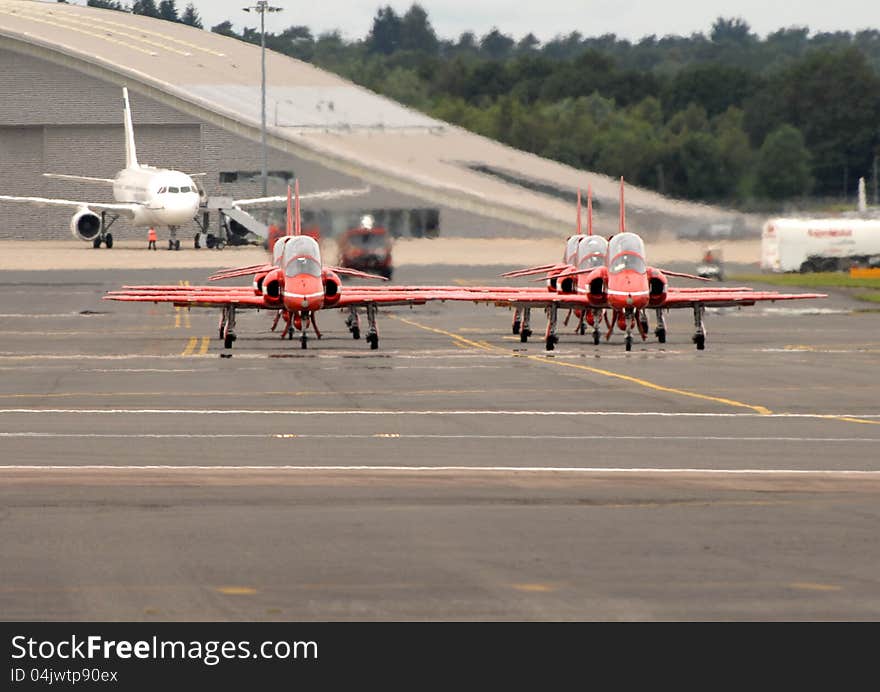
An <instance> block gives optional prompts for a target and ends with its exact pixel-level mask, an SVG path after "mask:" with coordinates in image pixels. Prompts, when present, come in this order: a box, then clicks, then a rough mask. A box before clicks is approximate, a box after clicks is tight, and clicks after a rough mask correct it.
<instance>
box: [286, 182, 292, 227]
mask: <svg viewBox="0 0 880 692" xmlns="http://www.w3.org/2000/svg"><path fill="white" fill-rule="evenodd" d="M292 195H293V192H292V191H291V189H290V185H288V186H287V223H286V227H285V229H284V230H285V235H293V197H292Z"/></svg>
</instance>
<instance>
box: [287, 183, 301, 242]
mask: <svg viewBox="0 0 880 692" xmlns="http://www.w3.org/2000/svg"><path fill="white" fill-rule="evenodd" d="M287 235H302V221H301V220H300V210H299V180H294V181H293V191H291V189H290V185H288V186H287Z"/></svg>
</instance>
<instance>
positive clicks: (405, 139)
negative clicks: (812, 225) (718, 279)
mask: <svg viewBox="0 0 880 692" xmlns="http://www.w3.org/2000/svg"><path fill="white" fill-rule="evenodd" d="M266 63H267V68H266V72H267V100H266V120H267V141H268V147H269V153H268V169H269V171H270V172H280V173H282V174H285V175H287V174H292V175H295V176H296V177H297V178H299V179H300V181H301V188H302V191H303V192H309V191H313V190H323V189H327V188H338V187H363V186H364V185H365V184H366V185H369V186H370V193H369V194H368V195H365V196H363V197H351V198H346V199H338V200H333V201H324V202H321V203H320V204H321V206H322V207H325V208H328V209H330V210H336V211H337V212H346V211H347V212H349V213H350V214H355V213H360V212H361V211H363V210H366V209H386V210H396V211H394V212H393V213H396V214H398V215H400V214H401V213H403V212H402V211H401V210H413V213H415V214H416V215H417V216H418V214H424V215H423V216H418V218H419V219H421V221H420V222H419V223H421V226H419V223H416V222H414V221H412V219H410V220H409V221H408V222H407V221H406V219H403V218H402V217H400V216H398V218H396V219H392V218H389V219H388V220H387V221H388V225H389V226H391V230H392V231H393V232H395V234H397V235H405V234H410V233H412V234H415V235H418V234H419V233H421V232H422V231H423V230H425V229H424V228H423V226H425V225H426V224H427V226H429V227H430V226H431V225H432V224H433V225H437V224H439V228H436V229H433V230H435V231H437V232H439V233H440V234H441V235H464V236H475V237H477V236H506V237H524V236H528V235H554V236H559V237H560V238H565V237H566V236H568V235H569V234H571V233H572V232H573V229H574V226H575V205H574V199H575V193H576V190H577V188H578V187H579V186H580V187H582V188H586V185H587V184H588V183H589V184H591V185H592V187H593V190H594V197H595V199H596V201H597V210H596V215H595V220H596V224H597V230H598V231H599V232H602V233H604V234H608V233H612V232H616V230H617V213H618V207H617V181H616V180H615V179H612V178H609V177H607V176H601V175H598V174H595V173H590V172H588V171H581V170H577V169H575V168H572V167H570V166H566V165H563V164H559V163H555V162H553V161H549V160H547V159H542V158H540V157H538V156H535V155H532V154H528V153H525V152H522V151H518V150H516V149H512V148H510V147H507V146H505V145H502V144H500V143H498V142H495V141H492V140H489V139H487V138H485V137H481V136H478V135H475V134H472V133H469V132H467V131H466V130H463V129H461V128H459V127H456V126H453V125H450V124H448V123H445V122H441V121H438V120H435V119H432V118H430V117H428V116H426V115H424V114H422V113H419V112H416V111H414V110H412V109H409V108H406V107H404V106H402V105H400V104H398V103H396V102H394V101H391V100H389V99H386V98H384V97H381V96H378V95H376V94H374V93H372V92H370V91H368V90H366V89H363V88H361V87H359V86H357V85H355V84H353V83H351V82H349V81H346V80H344V79H342V78H340V77H338V76H336V75H334V74H331V73H329V72H325V71H323V70H320V69H318V68H316V67H313V66H312V65H310V64H308V63H304V62H301V61H298V60H295V59H292V58H289V57H287V56H284V55H281V54H278V53H273V52H271V51H267V54H266ZM260 64H261V61H260V47H259V46H254V45H250V44H247V43H245V42H242V41H239V40H237V39H233V38H229V37H225V36H221V35H218V34H214V33H211V32H210V31H206V30H201V29H196V28H193V27H189V26H186V25H183V24H177V23H172V22H167V21H162V20H158V19H151V18H148V17H143V16H137V15H132V14H128V13H125V12H116V11H112V10H102V9H95V8H90V7H85V6H79V5H67V4H61V3H46V2H35V1H30V0H0V95H2V98H0V180H2V188H3V193H4V194H8V195H21V196H42V197H60V198H64V199H95V200H96V201H100V200H103V199H105V198H106V201H112V194H111V192H110V190H109V189H108V188H106V187H102V186H100V185H96V184H94V183H89V182H81V181H70V180H64V179H54V178H46V177H43V175H42V174H43V173H44V172H46V173H60V174H69V175H87V176H96V177H112V176H113V175H115V173H116V172H117V171H118V170H119V169H121V168H122V167H123V166H124V161H125V149H124V139H123V125H122V98H121V87H122V86H127V87H128V90H129V93H130V98H131V107H132V112H133V118H134V128H135V137H136V140H137V146H138V158H139V159H140V161H141V163H146V164H149V165H154V166H160V167H168V168H175V169H178V170H183V171H185V172H188V173H205V174H206V175H205V176H204V177H203V178H200V180H201V184H202V185H203V186H204V187H205V190H206V192H207V193H208V194H211V195H227V196H231V197H235V198H243V197H254V196H259V194H260V192H261V189H262V184H261V181H260V177H259V172H260V170H261V166H262V154H261V148H260V141H261V112H260V81H261V69H260ZM248 172H250V173H251V174H253V173H256V175H250V176H249V175H248ZM285 185H286V183H285V181H284V180H283V178H282V177H278V178H270V180H269V190H268V191H269V194H282V193H283V191H284V190H285ZM314 204H318V203H317V202H315V203H314ZM304 210H305V212H308V211H309V206H307V205H304ZM432 210H433V212H432ZM313 213H317V212H315V211H314V210H313ZM432 213H434V214H438V215H439V221H438V219H437V218H436V217H432V216H431V214H432ZM729 216H730V213H729V212H727V211H725V210H722V209H719V208H714V207H708V206H704V205H699V204H691V203H684V202H673V201H671V200H669V199H668V198H664V197H662V196H661V195H658V194H656V193H653V192H650V191H647V190H643V189H638V188H635V187H628V188H627V220H628V225H629V229H630V230H634V231H637V232H640V233H644V234H645V235H646V236H647V237H649V238H650V237H651V234H652V233H653V232H656V231H659V230H671V231H675V230H676V229H677V228H680V227H681V226H682V225H693V224H695V223H708V222H710V221H712V220H713V219H716V218H718V217H729ZM69 217H70V213H69V211H67V210H64V209H54V208H53V209H43V208H37V207H33V206H30V205H23V204H17V203H0V238H27V239H35V238H67V237H69V233H70V231H69ZM432 218H433V220H432ZM407 224H409V225H407ZM413 224H415V225H413ZM195 230H197V227H196V225H195V223H193V224H192V229H186V228H183V229H181V236H182V237H183V238H186V237H187V234H188V233H190V232H195ZM338 230H339V229H332V230H331V231H330V232H331V233H332V232H336V231H338ZM428 230H432V229H430V228H429V229H428ZM114 232H116V233H117V234H118V237H121V238H125V237H132V233H133V230H132V229H131V228H130V227H129V228H126V222H125V220H124V219H120V220H119V221H118V222H117V226H116V228H115V229H114Z"/></svg>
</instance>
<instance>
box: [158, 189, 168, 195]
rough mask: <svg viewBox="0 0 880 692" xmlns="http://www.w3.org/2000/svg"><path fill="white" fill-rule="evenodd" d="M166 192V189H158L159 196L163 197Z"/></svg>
mask: <svg viewBox="0 0 880 692" xmlns="http://www.w3.org/2000/svg"><path fill="white" fill-rule="evenodd" d="M166 192H168V188H167V187H160V188H159V194H160V195H163V194H165V193H166Z"/></svg>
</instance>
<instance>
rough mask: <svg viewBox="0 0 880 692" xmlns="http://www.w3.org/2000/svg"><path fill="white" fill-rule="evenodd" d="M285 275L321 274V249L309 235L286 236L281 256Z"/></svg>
mask: <svg viewBox="0 0 880 692" xmlns="http://www.w3.org/2000/svg"><path fill="white" fill-rule="evenodd" d="M282 262H283V265H284V274H285V276H299V275H300V274H309V275H310V276H318V277H320V276H321V250H320V249H319V248H318V243H317V241H316V240H315V239H314V238H312V237H311V236H307V235H295V236H288V237H287V238H286V242H285V243H284V254H283V258H282Z"/></svg>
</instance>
